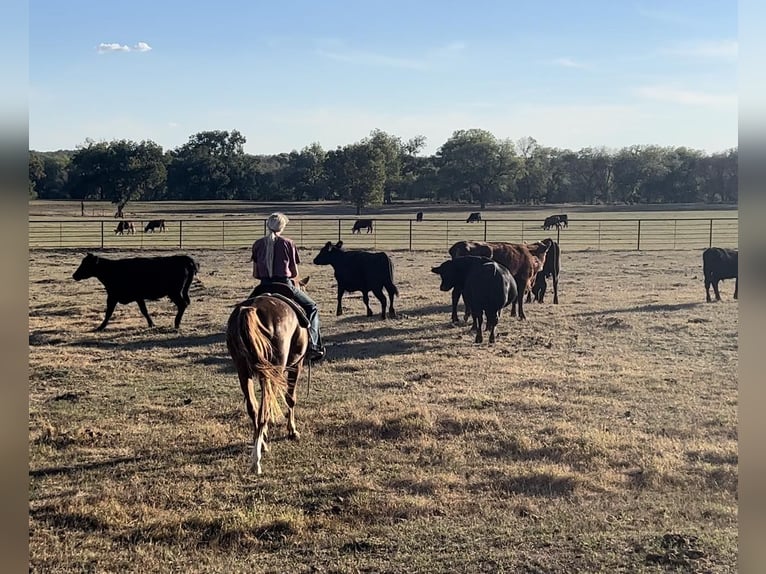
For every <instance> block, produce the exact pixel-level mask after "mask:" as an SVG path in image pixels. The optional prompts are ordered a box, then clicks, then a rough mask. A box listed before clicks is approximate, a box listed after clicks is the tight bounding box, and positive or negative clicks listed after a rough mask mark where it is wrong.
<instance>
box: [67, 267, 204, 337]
mask: <svg viewBox="0 0 766 574" xmlns="http://www.w3.org/2000/svg"><path fill="white" fill-rule="evenodd" d="M198 271H199V264H198V263H197V262H196V261H195V260H194V259H192V258H191V257H189V256H188V255H170V256H164V257H131V258H127V259H106V258H105V257H98V256H96V255H93V254H92V253H88V254H87V255H86V256H85V257H84V258H83V260H82V263H80V266H79V267H78V268H77V271H75V272H74V274H73V275H72V278H73V279H74V280H75V281H80V280H81V279H88V278H90V277H95V278H96V279H98V280H99V281H101V283H102V284H103V285H104V287H106V316H105V317H104V321H103V322H102V323H101V325H99V326H98V328H97V329H96V331H103V330H104V328H105V327H106V324H107V323H108V322H109V318H110V317H111V316H112V313H113V312H114V308H115V307H116V306H117V303H122V304H123V305H127V304H128V303H131V302H133V301H135V302H136V303H137V304H138V308H139V309H141V313H142V314H143V315H144V317H146V321H147V322H148V323H149V326H150V327H154V322H153V321H152V318H151V317H150V316H149V312H148V311H147V310H146V303H145V301H146V300H147V299H148V300H156V299H160V298H161V297H169V298H170V300H171V301H172V302H173V303H175V305H176V307H177V308H178V313H177V314H176V320H175V326H176V329H178V326H179V325H180V324H181V317H183V314H184V311H185V310H186V307H188V306H189V304H190V303H191V300H190V299H189V286H190V285H191V283H192V280H193V279H194V275H195V274H196V273H197V272H198Z"/></svg>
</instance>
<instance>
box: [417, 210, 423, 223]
mask: <svg viewBox="0 0 766 574" xmlns="http://www.w3.org/2000/svg"><path fill="white" fill-rule="evenodd" d="M415 221H423V212H422V211H418V212H417V214H415Z"/></svg>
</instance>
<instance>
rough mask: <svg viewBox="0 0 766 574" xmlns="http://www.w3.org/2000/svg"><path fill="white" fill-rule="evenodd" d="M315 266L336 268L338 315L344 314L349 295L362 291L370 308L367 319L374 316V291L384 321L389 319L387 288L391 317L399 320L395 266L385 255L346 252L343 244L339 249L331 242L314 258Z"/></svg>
mask: <svg viewBox="0 0 766 574" xmlns="http://www.w3.org/2000/svg"><path fill="white" fill-rule="evenodd" d="M314 265H332V268H333V270H334V271H335V279H336V281H337V282H338V309H337V312H336V314H337V315H342V314H343V307H342V305H341V301H342V299H343V293H345V292H346V291H348V292H353V291H361V292H362V300H363V301H364V304H365V306H366V307H367V316H368V317H371V316H372V309H370V296H369V292H370V291H372V292H373V293H374V294H375V297H377V298H378V300H379V301H380V305H381V307H382V312H381V319H385V318H386V297H385V295H383V288H384V287H385V289H386V291H388V299H389V302H390V305H389V310H388V316H389V317H391V318H393V317H396V311H395V310H394V295H398V294H399V290H398V289H397V288H396V285H394V265H393V263H391V258H390V257H389V256H388V255H387V254H385V253H370V252H368V251H346V250H344V249H343V242H342V241H338V242H337V243H336V244H335V245H333V244H332V242H330V241H328V242H327V243H326V244H325V246H324V247H323V248H322V250H321V251H320V252H319V253H318V254H317V256H316V257H315V258H314Z"/></svg>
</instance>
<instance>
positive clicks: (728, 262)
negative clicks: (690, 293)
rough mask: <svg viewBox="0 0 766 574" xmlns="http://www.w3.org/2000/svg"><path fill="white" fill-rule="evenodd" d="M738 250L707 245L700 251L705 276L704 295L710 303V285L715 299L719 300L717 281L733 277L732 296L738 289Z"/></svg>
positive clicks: (735, 295)
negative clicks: (706, 247) (707, 246)
mask: <svg viewBox="0 0 766 574" xmlns="http://www.w3.org/2000/svg"><path fill="white" fill-rule="evenodd" d="M738 259H739V251H737V250H736V249H726V248H724V247H709V248H708V249H705V251H703V252H702V274H703V275H704V276H705V296H706V298H707V302H708V303H710V301H711V300H710V286H711V285H712V286H713V291H714V292H715V300H716V301H720V300H721V294H720V293H719V292H718V282H719V281H722V280H724V279H735V282H734V298H735V299H736V298H737V292H738V291H739V274H738Z"/></svg>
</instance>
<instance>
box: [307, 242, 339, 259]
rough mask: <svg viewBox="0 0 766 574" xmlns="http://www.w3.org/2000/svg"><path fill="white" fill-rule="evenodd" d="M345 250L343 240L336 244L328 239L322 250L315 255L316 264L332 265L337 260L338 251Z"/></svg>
mask: <svg viewBox="0 0 766 574" xmlns="http://www.w3.org/2000/svg"><path fill="white" fill-rule="evenodd" d="M342 251H343V242H342V241H338V242H337V243H336V244H335V245H333V244H332V241H328V242H327V243H325V244H324V247H322V249H321V251H320V252H319V253H317V256H316V257H314V265H332V263H333V261H335V260H336V257H337V255H338V253H340V252H342Z"/></svg>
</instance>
